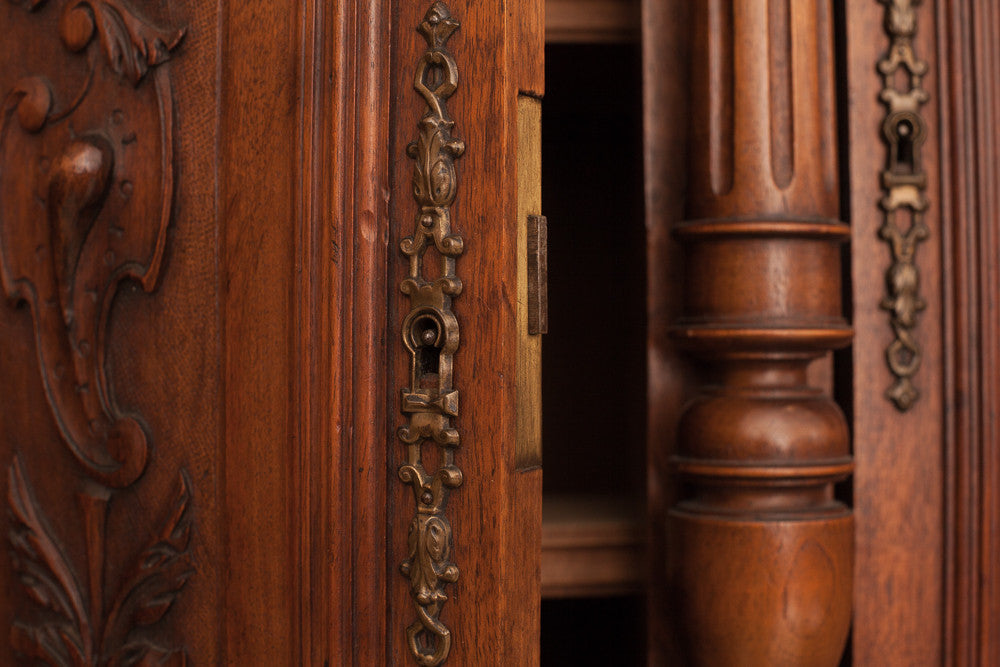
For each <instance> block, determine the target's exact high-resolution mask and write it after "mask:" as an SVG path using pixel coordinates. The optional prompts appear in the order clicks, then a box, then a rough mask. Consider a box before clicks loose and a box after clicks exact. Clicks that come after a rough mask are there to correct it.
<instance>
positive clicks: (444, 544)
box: [399, 2, 465, 665]
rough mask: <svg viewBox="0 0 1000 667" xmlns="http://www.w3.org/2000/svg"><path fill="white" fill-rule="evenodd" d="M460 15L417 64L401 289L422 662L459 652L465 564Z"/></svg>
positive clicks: (413, 586) (405, 435) (406, 476)
mask: <svg viewBox="0 0 1000 667" xmlns="http://www.w3.org/2000/svg"><path fill="white" fill-rule="evenodd" d="M458 27H459V22H458V21H457V20H455V19H454V18H452V16H451V12H450V11H449V9H448V7H447V6H446V5H445V4H444V3H443V2H435V3H434V5H433V6H432V7H431V8H430V10H428V12H427V15H426V16H425V18H424V21H423V22H422V23H421V24H420V26H419V27H418V28H417V29H418V31H419V32H420V33H421V34H422V35H423V36H424V38H425V39H426V40H427V44H428V46H429V48H428V50H427V51H426V52H425V53H424V54H423V56H422V57H421V58H420V61H419V62H418V63H417V71H416V79H415V82H414V87H415V88H416V90H417V92H419V93H420V95H421V96H422V97H423V98H424V100H425V101H426V102H427V112H426V113H425V114H424V116H423V118H421V119H420V122H419V124H418V127H419V134H418V136H417V140H416V141H415V142H413V143H411V144H410V145H409V146H408V147H407V154H408V155H409V156H410V157H411V158H413V159H414V160H415V164H414V170H413V195H414V198H415V199H416V201H417V204H418V206H419V210H418V212H417V219H416V225H415V229H414V232H413V235H412V236H408V237H407V238H405V239H403V241H402V243H401V244H400V246H401V248H402V251H403V254H404V255H406V256H407V258H409V267H410V269H409V276H408V277H407V278H406V279H405V280H404V281H403V282H402V284H401V285H400V288H401V289H402V291H403V293H404V294H406V295H408V296H409V298H410V308H411V309H410V312H409V314H408V315H407V316H406V319H405V320H404V321H403V343H404V345H405V346H406V349H407V350H408V351H409V353H410V386H409V387H407V388H405V389H403V407H402V409H403V413H404V414H406V415H407V416H408V418H409V423H408V424H407V425H406V426H403V427H401V428H400V429H399V438H400V440H402V441H403V442H404V443H405V444H406V450H407V456H406V463H405V464H403V466H402V467H401V468H400V469H399V477H400V479H402V480H403V482H405V483H406V484H409V485H410V487H411V488H412V489H413V496H414V500H415V501H416V507H417V512H416V516H414V518H413V521H412V522H411V524H410V535H409V552H410V553H409V557H408V558H407V559H406V560H405V561H404V562H403V563H402V565H401V566H400V569H401V570H402V572H403V574H404V575H405V576H407V577H408V578H409V579H410V593H411V596H412V597H413V602H414V605H415V607H416V611H417V620H416V621H414V622H413V624H411V625H410V626H409V627H408V628H407V631H406V634H407V641H408V643H409V648H410V652H411V654H412V655H413V657H414V659H415V660H416V662H417V663H418V664H420V665H440V664H441V663H443V662H444V661H445V660H446V659H447V657H448V653H449V651H450V650H451V641H452V638H451V631H450V630H449V629H448V628H447V627H446V626H445V625H444V623H442V622H441V619H440V614H441V609H442V607H443V606H444V603H445V601H446V600H447V599H448V596H447V594H446V593H445V584H448V583H454V582H455V581H457V580H458V567H457V566H456V565H455V564H454V563H452V562H451V561H450V560H449V552H450V551H451V541H452V531H451V524H450V523H449V522H448V518H447V517H446V516H445V513H444V511H445V505H446V503H447V500H448V493H449V491H450V490H451V489H453V488H456V487H458V486H459V485H461V483H462V471H461V470H459V468H458V466H457V465H455V450H456V448H457V447H458V444H459V435H458V431H457V430H455V429H454V428H453V427H452V426H451V418H452V417H456V416H458V391H457V390H456V389H455V387H454V386H453V385H452V379H453V373H452V363H453V356H454V354H455V350H457V349H458V320H457V319H456V318H455V314H454V313H453V312H452V311H451V301H452V298H453V297H456V296H458V295H459V294H460V293H461V291H462V281H461V280H460V279H459V278H458V276H457V275H456V274H455V261H456V258H457V257H459V256H460V255H461V254H462V248H463V243H462V238H461V237H460V236H456V235H454V234H452V233H451V204H452V202H453V201H454V200H455V195H456V192H457V187H458V179H457V176H456V173H455V158H457V157H459V156H461V155H462V153H463V152H464V151H465V144H464V143H463V142H462V141H460V140H458V139H455V138H454V137H453V136H452V134H451V132H452V129H453V128H454V126H455V123H454V121H452V120H451V118H450V117H449V116H448V109H447V106H446V101H447V99H448V98H449V97H451V95H452V93H454V92H455V89H456V88H457V86H458V66H457V65H456V64H455V60H454V58H453V57H452V55H451V54H450V53H449V52H448V50H447V48H446V47H445V43H446V42H447V41H448V38H449V37H451V35H452V34H453V33H454V32H455V31H456V30H457V29H458ZM430 250H432V251H433V253H434V254H435V255H437V256H438V258H439V259H440V266H441V268H440V273H439V277H438V278H435V279H433V280H428V279H427V278H425V277H424V262H425V260H426V259H427V257H426V253H427V252H428V251H430ZM425 444H433V445H436V446H438V447H440V448H441V457H440V463H439V465H438V466H437V469H436V470H433V471H428V470H427V469H426V468H425V467H424V464H423V456H422V453H423V447H424V445H425Z"/></svg>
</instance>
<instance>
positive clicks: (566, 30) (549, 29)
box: [545, 0, 641, 44]
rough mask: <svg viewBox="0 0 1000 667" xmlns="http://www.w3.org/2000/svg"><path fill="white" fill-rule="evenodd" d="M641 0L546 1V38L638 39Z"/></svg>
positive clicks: (562, 40)
mask: <svg viewBox="0 0 1000 667" xmlns="http://www.w3.org/2000/svg"><path fill="white" fill-rule="evenodd" d="M640 14H641V12H640V8H639V0H546V2H545V41H546V42H549V43H551V44H556V43H583V42H586V43H589V44H596V43H607V42H638V41H639V29H640V25H641V24H640Z"/></svg>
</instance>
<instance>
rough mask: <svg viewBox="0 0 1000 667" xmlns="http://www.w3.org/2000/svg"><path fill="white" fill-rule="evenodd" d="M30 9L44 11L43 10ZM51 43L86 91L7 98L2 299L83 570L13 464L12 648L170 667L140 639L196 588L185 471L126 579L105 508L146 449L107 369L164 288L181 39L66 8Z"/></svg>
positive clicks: (131, 18) (133, 476) (148, 639)
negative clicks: (58, 450) (64, 490)
mask: <svg viewBox="0 0 1000 667" xmlns="http://www.w3.org/2000/svg"><path fill="white" fill-rule="evenodd" d="M29 9H30V10H32V11H36V12H38V14H36V15H40V14H43V13H44V12H47V11H55V10H54V8H52V7H49V6H47V3H46V1H45V0H34V1H33V2H31V3H30V6H29ZM58 26H59V27H58V35H57V36H56V35H53V36H52V37H53V41H55V39H56V37H57V38H58V41H59V42H60V43H61V45H60V48H61V49H62V50H63V51H64V52H65V53H67V54H69V57H72V58H79V59H81V61H83V60H85V61H86V63H87V66H86V72H87V73H86V74H85V75H84V76H83V77H82V78H81V80H79V81H74V84H75V87H74V88H72V89H68V90H65V89H61V87H60V86H58V85H55V84H52V83H51V80H52V79H53V78H55V77H49V76H47V73H46V72H39V73H38V74H33V75H31V76H26V77H25V78H23V79H21V80H20V81H19V82H18V83H17V84H16V85H15V86H14V88H13V89H12V90H10V91H7V92H6V96H5V98H4V103H3V108H2V116H0V167H2V171H3V173H4V178H3V179H2V181H0V201H2V202H3V205H2V206H0V286H2V288H3V292H4V294H5V295H6V296H7V297H8V298H10V299H13V300H16V301H24V302H27V303H28V304H29V305H30V307H31V312H32V320H33V324H34V330H35V345H36V350H37V356H38V365H39V368H40V369H41V372H42V380H43V386H44V388H45V393H46V397H47V399H48V403H49V406H50V408H51V411H52V415H53V418H54V419H55V421H56V423H57V425H58V428H59V432H60V435H61V438H62V442H63V445H65V447H66V449H67V451H68V452H69V453H70V454H71V455H72V456H73V458H74V459H75V461H76V462H77V464H78V465H79V468H80V469H81V471H82V472H83V474H84V479H83V480H82V483H81V485H80V491H79V492H78V493H77V495H76V498H77V503H78V506H79V510H80V516H81V526H80V531H81V536H80V537H79V538H77V539H79V540H81V541H82V542H83V544H84V549H85V554H86V561H85V562H73V559H72V558H70V557H68V556H67V550H66V549H65V548H64V547H63V546H62V545H61V543H60V538H59V537H58V536H57V535H56V534H55V532H54V531H53V529H52V528H51V527H50V522H49V520H48V519H47V518H46V514H47V513H48V514H51V513H52V510H51V508H50V509H49V510H48V511H47V510H46V508H45V507H43V506H42V504H41V503H40V502H39V501H38V499H37V498H36V496H35V493H34V491H33V489H32V485H31V483H30V481H29V476H28V473H27V470H26V469H25V465H24V464H23V463H22V461H21V457H20V456H19V455H18V454H17V453H15V455H14V460H13V462H12V463H11V465H10V468H9V472H8V492H7V500H8V507H9V512H10V515H11V519H12V520H11V530H10V534H9V539H10V543H11V554H12V557H13V560H14V571H15V572H16V573H17V574H18V576H19V578H20V581H21V583H22V585H23V587H24V589H25V591H26V592H27V594H28V596H29V597H30V598H31V600H32V601H33V602H34V603H35V606H36V607H37V608H38V609H36V610H34V611H33V612H29V613H23V612H22V611H19V612H18V614H17V618H16V620H15V621H14V624H13V626H12V627H11V630H10V633H11V634H10V642H11V645H12V646H13V648H14V649H15V651H16V652H17V653H18V654H20V655H23V656H26V657H28V658H31V659H35V660H39V661H44V662H46V663H50V664H58V665H64V664H73V665H94V666H96V665H107V664H139V663H142V664H153V663H156V664H166V663H170V664H183V663H185V662H186V661H187V653H186V651H185V649H184V648H182V647H177V648H168V647H163V646H161V645H159V643H158V639H157V638H156V634H157V633H156V631H155V630H154V629H153V626H155V625H156V624H157V623H159V621H160V620H161V619H162V618H163V617H164V615H165V614H166V613H167V612H168V611H169V610H170V608H171V607H172V605H173V603H174V601H175V600H176V599H177V596H178V595H179V594H180V592H181V591H182V590H183V588H184V587H185V584H186V582H187V580H188V578H189V577H190V576H191V575H192V574H193V571H194V570H193V564H192V561H191V555H190V550H189V544H190V538H191V533H192V521H191V519H190V517H189V513H188V507H189V504H190V499H191V483H190V479H189V477H188V475H187V473H186V472H185V471H183V470H182V471H180V473H179V482H178V491H177V495H176V497H175V498H174V499H173V500H172V502H165V503H163V505H164V507H165V509H163V510H162V511H163V513H164V514H165V518H164V519H163V520H162V521H161V522H160V523H159V524H158V525H159V527H158V528H157V529H156V531H155V533H154V535H153V536H152V539H151V540H150V541H149V543H148V545H147V546H146V547H145V548H143V549H139V550H136V551H135V552H133V553H130V554H129V556H128V558H127V559H126V561H125V562H120V561H118V560H116V559H114V558H113V557H111V556H109V553H108V550H107V549H106V544H107V542H108V541H109V536H108V525H107V519H108V516H109V512H110V507H111V504H112V502H113V501H114V500H115V498H116V492H118V491H121V490H125V489H128V490H129V491H130V492H131V493H133V494H134V493H137V492H138V491H137V489H136V487H137V486H138V485H137V482H138V481H139V479H140V478H141V477H142V475H143V473H144V472H145V471H146V468H147V464H148V459H149V448H150V443H149V438H148V436H147V434H146V430H145V427H144V426H143V424H142V423H141V421H140V419H138V418H137V417H134V416H131V415H126V414H124V413H123V411H122V410H121V409H120V408H119V407H118V406H117V405H116V403H115V400H114V393H113V392H112V390H111V387H110V383H109V381H108V377H107V369H106V367H105V364H106V357H107V355H106V352H107V351H106V344H107V339H108V327H109V320H110V311H111V307H112V303H113V302H114V299H115V296H116V294H117V291H118V286H119V284H120V283H121V282H122V281H123V280H125V279H132V280H134V281H136V282H137V283H138V284H140V285H141V286H142V287H143V288H144V289H145V290H146V291H147V292H149V291H152V290H153V289H154V287H155V286H156V284H157V280H158V278H159V276H160V273H161V270H162V264H163V255H164V249H165V246H166V240H167V233H166V232H167V226H168V224H169V222H170V218H171V207H172V200H173V196H174V175H173V170H174V160H173V130H174V127H173V124H174V117H173V113H174V110H173V100H172V90H171V83H170V75H169V70H168V66H167V61H168V60H169V59H170V57H171V54H172V52H173V51H174V50H175V49H176V48H177V47H178V45H179V44H180V42H181V40H182V38H183V36H184V30H182V29H172V30H164V29H161V28H158V27H156V26H154V25H152V24H151V23H150V22H148V21H147V20H146V19H145V18H144V17H142V16H140V15H138V14H136V13H135V12H134V11H133V10H131V9H130V8H129V7H128V6H127V5H126V4H125V3H123V2H121V1H120V0H72V1H70V2H67V3H65V4H63V5H62V8H61V10H60V12H59V18H58ZM20 38H21V37H20V36H19V39H20ZM12 41H13V42H14V43H16V42H17V40H12ZM27 65H28V66H29V67H30V66H32V65H33V63H27ZM56 80H58V79H56ZM133 502H134V500H133ZM142 502H144V503H146V502H151V501H149V500H143V501H142ZM79 560H80V559H77V561H79ZM39 610H42V611H43V613H41V614H37V613H35V612H37V611H39Z"/></svg>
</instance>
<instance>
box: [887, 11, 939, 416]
mask: <svg viewBox="0 0 1000 667" xmlns="http://www.w3.org/2000/svg"><path fill="white" fill-rule="evenodd" d="M879 1H880V2H882V3H883V4H884V5H885V12H886V13H885V28H886V32H887V33H888V35H889V38H890V45H889V51H888V52H887V53H886V55H885V56H884V57H883V58H882V59H881V60H880V61H879V63H878V70H879V72H880V73H881V74H882V78H883V88H882V94H881V100H882V102H883V103H884V104H885V106H886V109H887V114H886V117H885V120H884V121H883V122H882V134H883V137H884V138H885V141H886V146H887V148H888V156H887V161H886V169H885V171H883V172H882V187H883V189H884V191H885V195H884V197H883V198H882V201H881V207H882V211H883V215H884V218H883V222H882V227H881V228H880V229H879V236H880V237H881V238H882V239H883V240H884V241H885V242H886V243H888V244H889V248H890V252H891V255H892V264H891V265H890V267H889V270H888V272H887V273H886V286H887V289H888V292H889V293H888V296H887V297H886V298H885V299H883V300H882V303H881V306H882V308H883V309H885V310H887V311H889V314H890V322H891V324H892V329H893V333H894V334H895V340H893V342H892V343H891V344H890V345H889V347H888V348H887V349H886V352H885V355H886V361H887V363H888V365H889V370H890V371H892V374H893V375H894V376H895V378H896V379H895V381H894V382H893V384H892V386H891V387H889V389H888V390H887V391H886V397H887V398H889V399H890V400H891V401H892V402H893V403H894V404H895V405H896V407H897V408H898V409H899V410H900V411H904V412H905V411H906V410H909V409H910V408H911V407H912V406H913V403H914V402H915V401H916V400H917V398H918V397H919V396H920V392H919V390H918V389H917V387H916V385H914V383H913V376H914V375H916V373H917V370H918V369H919V368H920V359H921V351H920V345H919V343H918V342H917V339H916V336H915V335H914V329H915V328H916V325H917V314H918V313H919V312H920V311H921V310H923V309H924V308H925V307H926V303H925V302H924V300H923V299H922V298H921V297H920V269H919V267H918V266H917V262H916V254H917V248H918V247H919V245H920V243H921V242H922V241H924V240H925V239H927V237H928V236H929V235H930V230H929V229H928V228H927V224H926V223H925V221H924V212H925V211H926V210H927V206H928V201H927V197H926V196H925V193H926V189H927V174H926V172H924V168H923V164H922V163H921V159H920V148H921V146H922V144H923V143H924V139H925V135H926V123H925V122H924V119H923V117H922V116H921V115H920V108H921V106H923V105H924V103H926V102H927V100H928V94H927V91H925V90H924V89H923V87H922V80H923V77H924V75H925V74H926V73H927V63H926V62H925V61H923V60H920V59H919V58H917V56H916V53H915V51H914V48H913V37H914V35H915V34H916V31H917V14H916V8H917V7H918V6H919V5H920V1H921V0H879ZM900 71H902V72H903V73H904V74H905V77H903V80H904V81H905V82H906V85H905V86H904V87H903V89H902V90H900V89H899V88H897V86H896V84H895V81H896V80H897V75H898V74H899V72H900ZM907 218H909V224H906V219H907Z"/></svg>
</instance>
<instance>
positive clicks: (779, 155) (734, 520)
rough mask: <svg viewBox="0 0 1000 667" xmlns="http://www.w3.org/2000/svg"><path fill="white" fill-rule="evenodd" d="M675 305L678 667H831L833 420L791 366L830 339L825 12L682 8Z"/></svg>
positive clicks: (833, 242)
mask: <svg viewBox="0 0 1000 667" xmlns="http://www.w3.org/2000/svg"><path fill="white" fill-rule="evenodd" d="M689 11H691V12H692V16H691V25H692V38H691V40H690V42H689V49H690V50H689V53H688V60H689V62H690V65H691V70H690V73H689V74H690V95H689V97H688V100H687V102H686V103H687V104H689V105H690V107H689V114H688V117H689V118H690V122H691V127H690V131H689V135H688V136H689V145H688V151H687V153H688V190H687V198H686V202H685V211H684V213H685V218H686V220H685V221H684V222H682V223H680V224H679V225H678V226H677V228H676V229H675V235H676V237H677V239H678V241H679V242H680V243H681V244H682V245H683V247H684V256H685V268H684V281H685V283H684V303H683V308H682V313H683V314H682V317H681V318H680V319H678V320H677V322H676V324H675V326H674V329H673V332H672V333H673V336H674V337H675V339H676V340H677V341H679V343H680V344H681V345H682V346H683V347H684V348H685V349H687V350H688V351H689V352H690V353H691V354H692V355H694V356H695V357H696V358H697V359H699V360H701V361H702V362H704V363H705V365H706V367H707V369H708V376H709V377H711V380H710V382H709V383H707V384H705V385H704V386H703V387H702V388H701V390H700V392H699V393H698V395H697V396H696V397H695V399H694V400H693V401H692V402H691V403H690V405H689V406H688V407H687V409H686V410H685V412H684V414H683V416H682V418H681V421H680V425H679V427H678V438H677V450H676V456H675V457H674V460H673V462H674V466H675V470H676V473H677V475H678V477H677V479H678V482H679V484H678V486H679V489H680V492H679V495H678V501H677V503H676V504H675V505H674V507H673V508H672V510H671V511H670V513H669V518H668V531H669V537H668V541H669V544H670V556H669V558H668V561H669V563H668V579H669V582H670V591H669V595H668V599H669V601H670V602H669V604H671V605H672V606H673V608H674V614H675V618H677V619H678V621H677V625H678V630H679V641H678V644H679V647H680V650H681V652H682V653H683V655H684V658H685V660H686V662H688V663H690V664H694V665H744V666H751V665H761V666H768V667H773V666H775V665H794V666H796V667H802V666H805V665H836V664H837V663H838V660H839V659H840V656H841V653H842V651H843V648H844V643H845V640H846V637H847V631H848V627H849V624H850V615H851V577H852V561H853V556H852V552H853V520H852V517H851V512H850V510H849V508H847V507H846V506H845V505H843V504H842V503H840V502H839V501H837V500H836V499H835V498H834V484H835V483H836V482H838V481H841V480H843V479H845V478H846V477H847V476H848V475H849V473H850V471H851V460H850V449H849V443H848V432H847V424H846V422H845V419H844V416H843V414H842V413H841V411H840V409H839V408H838V407H837V405H836V404H835V403H834V402H833V401H832V400H831V399H830V397H829V396H828V395H826V394H825V393H824V392H823V391H822V390H821V389H819V388H814V387H810V386H809V383H808V380H807V368H808V366H809V364H810V363H811V362H813V361H814V360H816V359H818V358H820V357H822V356H824V355H826V353H827V352H829V351H830V350H831V349H834V348H837V347H841V346H844V345H846V344H847V343H848V342H849V340H850V337H851V330H850V328H849V326H848V325H847V323H846V321H845V320H844V318H843V314H842V306H841V250H842V247H841V246H842V243H843V242H844V241H845V240H846V238H847V234H848V230H847V227H846V225H844V224H843V223H842V222H840V221H838V213H839V206H838V183H837V155H836V146H837V143H836V105H835V102H834V94H835V93H834V48H833V39H832V35H833V16H832V10H831V1H830V0H705V1H704V2H697V3H691V7H690V10H689Z"/></svg>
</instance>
